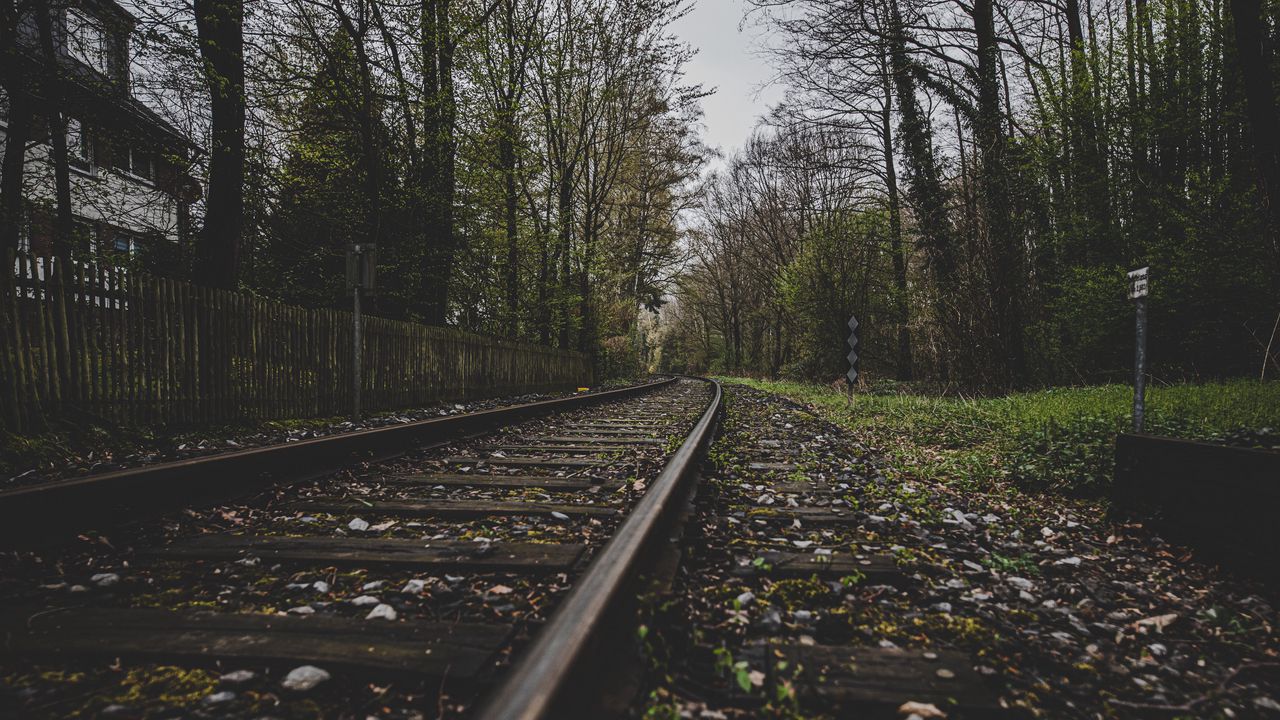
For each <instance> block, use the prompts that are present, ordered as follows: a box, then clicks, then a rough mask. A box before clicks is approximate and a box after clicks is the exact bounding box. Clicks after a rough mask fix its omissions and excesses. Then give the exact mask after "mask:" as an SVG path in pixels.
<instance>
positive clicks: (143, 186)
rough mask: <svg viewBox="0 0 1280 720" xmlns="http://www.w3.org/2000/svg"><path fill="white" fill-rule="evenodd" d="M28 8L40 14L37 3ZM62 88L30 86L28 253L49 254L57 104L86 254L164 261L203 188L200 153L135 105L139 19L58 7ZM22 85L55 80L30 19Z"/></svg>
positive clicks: (1, 110) (0, 111) (3, 120)
mask: <svg viewBox="0 0 1280 720" xmlns="http://www.w3.org/2000/svg"><path fill="white" fill-rule="evenodd" d="M32 5H36V6H39V5H40V4H39V3H34V4H32ZM52 12H53V13H54V18H53V33H52V35H53V37H54V43H55V46H56V51H55V53H56V56H57V75H56V83H54V82H47V81H46V82H44V83H33V84H32V87H33V88H34V92H33V94H34V95H35V98H34V103H35V105H36V110H35V113H34V117H33V118H32V126H31V134H30V138H29V143H28V150H27V156H26V169H25V178H24V179H25V182H24V188H25V191H24V194H25V199H26V203H25V211H26V217H25V221H26V222H25V232H24V234H23V236H24V237H23V245H24V247H23V249H26V250H29V251H31V252H32V253H33V254H35V255H48V254H51V253H52V251H53V243H52V236H53V233H52V228H53V223H52V219H53V217H54V207H55V193H54V163H53V158H52V155H53V153H52V150H51V147H50V145H49V142H48V140H49V130H48V122H47V121H46V119H45V117H44V113H43V112H42V110H43V109H44V108H48V107H49V106H50V105H51V104H52V103H58V104H60V105H61V106H62V110H63V112H64V113H65V114H66V116H67V117H68V124H67V151H68V156H69V160H68V165H69V169H70V177H71V207H72V213H73V215H74V216H75V220H76V230H77V238H76V242H77V244H78V245H79V249H80V250H81V251H89V252H93V253H109V252H124V253H129V254H133V253H135V252H138V251H139V250H140V249H149V250H158V251H163V250H164V249H166V248H165V247H164V246H162V245H160V244H162V243H170V244H173V245H176V244H177V243H179V242H181V241H182V240H183V238H185V237H186V236H187V224H188V218H189V210H190V205H191V202H192V201H193V200H194V199H196V198H197V197H198V196H199V191H200V189H199V186H198V185H197V184H196V182H195V181H194V180H193V179H192V178H191V177H190V176H189V175H188V174H187V170H188V168H189V167H190V163H191V158H192V155H193V152H194V151H195V150H196V148H195V147H194V146H193V145H192V144H191V142H190V141H189V140H188V139H187V138H185V137H183V135H182V134H181V133H180V132H179V131H178V130H177V129H175V128H174V127H173V126H172V125H171V124H170V123H168V122H166V121H165V120H164V119H163V118H161V117H160V116H159V115H157V114H156V113H155V112H153V111H152V110H151V109H150V108H148V107H147V106H146V105H144V104H143V103H142V102H140V101H139V100H138V99H136V98H135V97H133V95H132V93H131V90H130V78H129V75H130V73H129V38H130V35H131V33H132V32H133V29H134V26H135V24H136V19H135V18H134V17H133V16H131V15H130V14H129V13H128V12H127V11H125V10H124V8H122V7H120V6H119V5H118V4H116V3H115V2H113V1H112V0H70V2H69V4H67V5H63V6H58V5H56V4H55V5H54V9H53V10H52ZM18 36H19V43H18V44H19V50H20V55H21V57H22V62H23V63H24V64H26V65H28V66H29V67H24V68H22V73H21V75H22V76H29V77H39V78H52V77H54V76H53V75H52V74H50V73H49V68H48V64H47V63H46V62H45V61H44V57H45V55H44V53H42V52H40V45H39V34H38V31H37V26H36V23H35V20H34V18H33V17H24V18H22V19H21V20H20V27H19V31H18ZM8 96H9V93H8V92H7V91H6V90H5V89H3V88H0V139H3V138H4V137H5V134H6V132H7V130H8V123H9V121H10V117H9V115H10V107H9V102H8Z"/></svg>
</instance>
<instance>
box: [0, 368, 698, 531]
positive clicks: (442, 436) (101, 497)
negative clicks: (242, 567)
mask: <svg viewBox="0 0 1280 720" xmlns="http://www.w3.org/2000/svg"><path fill="white" fill-rule="evenodd" d="M675 381H676V380H675V379H674V378H667V379H664V380H659V381H656V382H650V383H643V384H640V385H631V386H628V387H624V388H618V389H615V390H602V391H599V392H593V393H583V394H580V395H573V396H570V397H565V398H556V399H552V400H540V401H538V402H532V403H523V404H520V405H511V406H508V407H500V408H493V409H490V410H482V411H479V412H473V413H461V414H458V415H450V416H447V417H440V418H432V419H429V420H419V421H416V422H410V423H404V424H402V425H392V426H389V427H381V428H370V429H367V430H355V431H352V432H346V433H339V434H335V435H329V436H325V437H320V438H313V439H311V440H302V441H299V442H290V443H282V444H277V445H268V446H264V447H258V448H250V449H246V450H237V451H233V452H226V453H218V454H215V455H204V456H201V457H196V458H189V459H185V460H178V461H174V462H166V463H156V464H152V465H142V466H139V467H134V468H127V469H124V470H116V471H113V472H108V473H100V474H97V475H88V476H85V477H80V478H73V479H68V480H57V481H53V482H49V483H41V484H37V485H29V486H25V487H19V488H14V489H12V490H5V491H0V547H3V548H8V547H11V546H13V545H29V544H40V543H42V542H44V541H47V540H49V539H51V538H57V537H60V536H63V535H66V534H67V533H69V532H73V531H81V530H85V529H97V530H101V529H105V528H108V527H112V526H118V525H120V524H122V523H125V522H130V521H134V520H138V519H143V518H145V517H148V516H150V515H152V514H156V513H159V512H164V511H166V510H171V509H174V508H178V507H189V506H192V505H196V504H199V503H202V502H203V503H211V502H215V501H219V500H226V499H229V498H234V497H236V496H237V495H239V494H243V493H246V492H249V491H254V490H260V489H262V488H264V487H267V486H271V485H285V484H290V483H295V482H299V481H303V480H307V479H311V478H316V477H320V476H322V475H324V474H326V473H329V472H332V471H333V470H335V469H338V468H340V467H342V466H344V465H345V464H347V463H350V462H351V461H352V460H355V459H361V460H384V459H387V458H390V457H393V456H395V455H397V454H400V453H402V452H404V451H405V450H406V449H409V448H411V447H415V446H421V445H424V444H428V443H433V442H434V443H440V442H444V441H450V440H456V439H460V438H462V437H465V436H467V435H468V434H471V433H478V432H484V431H488V430H492V429H495V428H498V427H501V426H504V425H510V424H512V423H515V422H519V421H521V420H527V419H529V418H533V417H539V416H543V415H549V414H552V413H556V412H561V411H564V410H572V409H576V408H579V407H584V406H588V405H594V404H596V403H601V402H606V401H609V400H620V399H623V398H628V397H632V396H635V395H639V394H642V393H645V392H648V391H651V390H654V389H657V388H660V387H663V386H666V385H669V384H671V383H673V382H675Z"/></svg>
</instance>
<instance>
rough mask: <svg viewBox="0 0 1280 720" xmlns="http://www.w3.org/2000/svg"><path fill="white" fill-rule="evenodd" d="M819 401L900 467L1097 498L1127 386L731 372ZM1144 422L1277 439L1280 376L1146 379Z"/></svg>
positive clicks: (1128, 403)
mask: <svg viewBox="0 0 1280 720" xmlns="http://www.w3.org/2000/svg"><path fill="white" fill-rule="evenodd" d="M733 381H734V382H742V383H745V384H748V385H751V386H753V387H756V388H759V389H762V390H766V391H768V392H775V393H779V394H782V395H786V396H788V397H791V398H794V399H795V400H797V401H799V402H802V403H806V404H808V405H811V406H813V407H815V408H816V409H817V410H818V411H819V412H821V413H822V414H823V415H825V416H827V417H828V418H830V419H832V420H834V421H836V422H838V423H840V424H843V425H846V426H848V427H850V428H852V429H854V430H855V431H857V432H859V433H860V434H862V435H864V437H867V438H868V439H869V440H871V441H872V442H873V443H874V444H875V445H877V446H878V447H879V448H881V449H882V450H884V451H885V452H887V453H888V454H889V455H890V457H891V459H892V460H893V461H894V464H895V465H896V466H898V467H899V468H903V469H904V471H905V472H909V473H911V474H916V475H919V476H923V477H927V478H932V479H937V480H941V481H945V482H952V483H959V484H962V485H963V484H966V483H983V482H988V481H996V480H1012V481H1014V482H1016V483H1017V484H1018V485H1019V486H1021V487H1023V488H1026V489H1029V490H1034V491H1053V492H1059V493H1065V494H1070V495H1079V496H1087V497H1096V496H1100V495H1104V494H1105V493H1106V492H1107V490H1108V488H1109V487H1110V483H1111V479H1112V474H1113V470H1114V467H1113V465H1114V452H1115V437H1116V434H1117V433H1120V432H1125V431H1127V430H1128V429H1129V427H1130V412H1131V409H1132V402H1133V391H1132V389H1131V388H1129V387H1126V386H1123V385H1100V386H1093V387H1079V388H1056V389H1053V390H1044V391H1041V392H1033V393H1019V394H1015V395H1008V396H1005V397H999V398H983V399H967V398H954V397H938V396H925V395H913V394H874V395H866V394H861V393H859V394H857V395H856V396H855V398H854V402H853V405H852V407H851V408H850V407H847V406H846V402H847V401H846V398H845V395H844V394H843V392H841V391H840V390H838V389H834V388H829V387H823V386H820V385H809V384H802V383H791V382H767V381H756V380H740V379H734V380H733ZM1146 429H1147V431H1148V432H1151V433H1154V434H1161V435H1169V436H1172V437H1184V438H1191V439H1201V440H1208V441H1215V442H1230V443H1232V444H1244V445H1253V446H1268V447H1271V446H1280V432H1277V429H1280V381H1268V382H1257V381H1252V380H1234V381H1227V382H1218V383H1204V384H1178V385H1168V386H1155V387H1151V388H1148V395H1147V428H1146Z"/></svg>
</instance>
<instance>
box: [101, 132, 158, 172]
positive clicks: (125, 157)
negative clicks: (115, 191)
mask: <svg viewBox="0 0 1280 720" xmlns="http://www.w3.org/2000/svg"><path fill="white" fill-rule="evenodd" d="M111 167H113V168H115V169H116V170H119V171H120V172H122V173H126V174H129V175H132V176H134V177H136V178H141V179H143V180H151V181H154V180H155V177H156V161H155V153H154V152H152V151H150V150H143V149H141V148H138V147H133V146H130V145H128V144H127V143H126V142H124V141H120V142H118V143H116V144H115V145H114V147H112V150H111Z"/></svg>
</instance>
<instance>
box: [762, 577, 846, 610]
mask: <svg viewBox="0 0 1280 720" xmlns="http://www.w3.org/2000/svg"><path fill="white" fill-rule="evenodd" d="M830 593H831V588H829V587H827V585H826V583H824V582H822V581H821V580H819V579H818V578H817V577H816V576H814V577H811V578H809V579H802V578H789V579H787V580H778V581H777V582H774V583H772V584H770V586H769V588H768V589H767V590H765V597H766V598H768V600H769V601H770V602H773V603H776V604H778V605H781V606H782V607H784V608H787V609H788V610H790V609H792V608H794V607H797V606H801V607H803V606H805V605H807V604H811V603H813V601H815V600H818V599H820V598H824V597H826V596H827V595H829V594H830Z"/></svg>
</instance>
